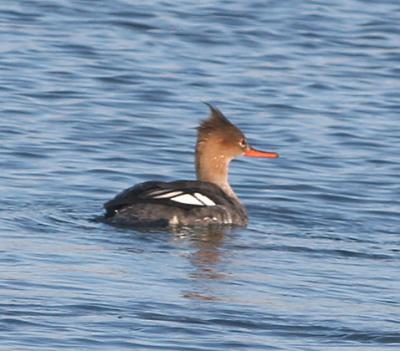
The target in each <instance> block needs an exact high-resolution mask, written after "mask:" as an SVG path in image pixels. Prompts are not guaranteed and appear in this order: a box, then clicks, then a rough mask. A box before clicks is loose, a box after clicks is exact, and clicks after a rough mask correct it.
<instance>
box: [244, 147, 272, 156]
mask: <svg viewBox="0 0 400 351" xmlns="http://www.w3.org/2000/svg"><path fill="white" fill-rule="evenodd" d="M243 156H246V157H264V158H278V157H279V154H278V153H277V152H265V151H259V150H256V149H251V148H250V149H248V150H246V151H245V152H244V154H243Z"/></svg>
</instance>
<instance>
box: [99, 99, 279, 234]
mask: <svg viewBox="0 0 400 351" xmlns="http://www.w3.org/2000/svg"><path fill="white" fill-rule="evenodd" d="M207 105H208V104H207ZM208 106H209V107H210V110H211V114H210V116H209V117H208V119H206V120H204V121H203V122H202V123H201V124H200V126H199V127H198V134H197V144H196V173H197V181H190V180H180V181H175V182H156V181H150V182H145V183H141V184H137V185H135V186H133V187H131V188H129V189H126V190H124V191H122V192H121V193H120V194H118V195H117V196H116V197H115V198H114V199H112V200H110V201H108V202H106V203H105V205H104V207H105V209H106V215H105V218H106V220H107V221H108V222H110V223H113V224H118V225H126V226H180V225H183V226H186V225H189V226H193V225H194V226H196V225H210V224H230V225H237V226H245V225H246V224H247V222H248V218H247V211H246V208H245V207H244V206H243V205H242V204H241V203H240V201H239V199H238V197H237V196H236V194H235V193H234V192H233V190H232V188H231V186H230V185H229V182H228V168H229V163H230V161H231V160H232V159H233V158H235V157H237V156H247V157H265V158H277V157H279V155H278V154H277V153H275V152H264V151H258V150H255V149H253V148H251V147H250V146H249V144H248V143H247V140H246V137H245V136H244V135H243V133H242V132H241V131H240V130H239V129H238V128H237V127H236V126H234V125H233V124H232V123H231V122H229V120H228V119H227V118H226V117H225V116H224V115H223V114H222V113H221V111H219V110H218V109H216V108H214V107H212V106H211V105H208Z"/></svg>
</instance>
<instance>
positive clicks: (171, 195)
mask: <svg viewBox="0 0 400 351" xmlns="http://www.w3.org/2000/svg"><path fill="white" fill-rule="evenodd" d="M147 196H149V197H151V198H153V199H169V200H171V201H175V202H179V203H181V204H186V205H194V206H216V203H215V202H214V201H213V200H211V199H210V198H209V197H207V196H205V195H203V194H200V193H194V194H193V195H192V194H187V193H186V194H185V193H184V191H182V190H176V191H168V190H165V189H163V190H155V191H152V192H150V193H148V194H147Z"/></svg>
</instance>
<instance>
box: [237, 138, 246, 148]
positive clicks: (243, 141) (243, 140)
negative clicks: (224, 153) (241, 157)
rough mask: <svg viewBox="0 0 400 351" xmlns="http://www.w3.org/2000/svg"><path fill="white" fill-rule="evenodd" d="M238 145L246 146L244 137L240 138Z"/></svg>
mask: <svg viewBox="0 0 400 351" xmlns="http://www.w3.org/2000/svg"><path fill="white" fill-rule="evenodd" d="M239 145H240V147H242V148H245V147H246V146H247V141H246V139H240V141H239Z"/></svg>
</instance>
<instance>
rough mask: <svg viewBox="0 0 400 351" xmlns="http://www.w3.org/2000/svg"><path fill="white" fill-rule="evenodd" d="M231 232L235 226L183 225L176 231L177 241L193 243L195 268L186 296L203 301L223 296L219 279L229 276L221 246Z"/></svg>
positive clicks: (192, 255)
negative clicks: (203, 226)
mask: <svg viewBox="0 0 400 351" xmlns="http://www.w3.org/2000/svg"><path fill="white" fill-rule="evenodd" d="M231 232H232V229H231V228H229V227H228V228H227V227H226V226H212V227H207V228H191V229H189V228H181V229H179V230H176V231H175V234H176V236H175V239H174V240H185V241H187V242H188V243H189V244H190V249H191V250H190V252H189V254H188V259H189V261H190V263H191V264H192V265H193V267H194V271H193V272H192V273H191V274H190V275H189V277H188V280H189V282H190V284H191V287H192V288H191V289H190V291H187V290H186V291H184V292H183V296H184V297H186V298H190V299H196V300H203V301H214V300H221V299H222V296H221V291H220V290H219V289H218V287H219V286H221V284H219V282H220V281H221V280H226V279H227V277H228V275H229V273H227V272H226V271H224V270H223V268H222V267H221V264H222V263H223V254H222V252H223V250H222V247H223V246H224V244H225V243H226V241H227V240H229V234H230V233H231Z"/></svg>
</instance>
